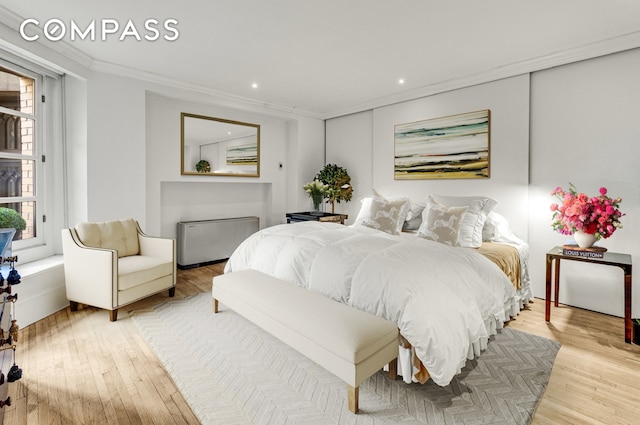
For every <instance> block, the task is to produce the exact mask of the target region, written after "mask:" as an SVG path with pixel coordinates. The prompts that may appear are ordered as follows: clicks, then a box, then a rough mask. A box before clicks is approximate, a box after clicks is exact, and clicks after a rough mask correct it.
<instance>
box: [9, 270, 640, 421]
mask: <svg viewBox="0 0 640 425" xmlns="http://www.w3.org/2000/svg"><path fill="white" fill-rule="evenodd" d="M223 266H224V264H222V263H219V264H214V265H210V266H206V267H201V268H198V269H191V270H180V271H179V272H178V286H177V288H176V296H175V299H178V298H182V297H186V296H189V295H193V294H196V293H200V292H207V291H210V290H211V279H212V277H213V276H214V275H216V274H218V273H221V272H222V268H223ZM168 300H170V298H168V296H167V295H166V293H163V294H160V295H156V296H154V297H151V298H149V299H146V300H143V301H140V302H138V303H135V304H132V305H130V306H128V307H127V308H125V309H122V310H121V311H120V312H119V318H118V321H117V322H115V323H111V322H109V315H108V313H107V312H106V311H104V310H100V309H96V308H92V307H87V306H81V307H80V309H79V310H78V311H77V312H71V311H69V308H66V309H65V310H62V311H59V312H57V313H55V314H53V315H51V316H49V317H47V318H45V319H43V320H41V321H39V322H37V323H34V324H32V325H30V326H28V327H25V328H24V329H22V330H21V331H20V335H19V341H18V351H17V358H16V361H17V363H18V364H19V366H20V367H21V368H22V369H23V377H22V379H21V380H19V381H17V382H14V383H11V384H10V385H9V395H10V396H11V399H12V405H11V406H6V407H4V408H3V410H4V424H8V425H13V424H197V423H198V420H197V419H196V417H195V416H194V414H193V412H191V409H190V408H189V407H188V406H187V404H186V402H185V400H184V399H183V397H182V395H181V394H180V393H179V392H178V390H177V389H176V387H175V385H174V384H173V381H172V380H171V378H170V377H169V375H168V374H167V373H166V372H165V371H164V369H163V367H162V365H161V364H160V362H159V361H158V359H157V358H156V356H155V354H154V352H153V351H151V349H150V348H149V347H148V345H147V343H146V342H145V340H144V339H143V338H142V337H141V336H140V335H139V333H138V331H137V328H136V326H135V325H134V324H133V322H132V320H131V319H130V318H129V317H128V312H130V311H133V310H139V309H145V308H150V307H151V306H153V305H156V304H159V303H163V302H166V301H168ZM551 319H552V321H551V323H550V324H547V323H546V322H545V321H544V301H542V300H536V302H534V303H532V304H529V305H528V306H527V308H526V309H525V310H524V311H522V312H521V314H520V315H519V316H518V317H517V318H516V319H515V320H512V321H511V322H510V323H509V324H508V326H509V327H511V328H513V329H518V330H522V331H524V332H529V333H533V334H536V335H540V336H544V337H547V338H551V339H555V340H557V341H560V342H561V343H562V344H563V345H562V348H561V349H560V352H559V354H558V357H557V359H556V362H555V364H554V368H553V373H552V375H551V380H550V382H549V386H548V388H547V390H546V392H545V394H544V397H543V399H542V401H541V403H540V405H539V406H538V410H537V411H536V415H535V417H534V420H533V422H532V423H533V424H545V425H546V424H607V425H609V424H635V423H640V408H639V407H638V406H640V347H639V346H637V345H633V344H625V343H624V327H623V320H622V319H620V318H616V317H611V316H607V315H603V314H599V313H595V312H591V311H585V310H581V309H577V308H572V307H567V306H560V307H559V308H554V309H553V310H552V313H551Z"/></svg>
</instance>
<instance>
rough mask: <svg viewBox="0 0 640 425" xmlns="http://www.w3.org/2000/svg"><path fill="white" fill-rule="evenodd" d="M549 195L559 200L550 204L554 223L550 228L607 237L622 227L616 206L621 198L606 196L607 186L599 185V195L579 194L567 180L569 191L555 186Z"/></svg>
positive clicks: (563, 231) (620, 214) (568, 233)
mask: <svg viewBox="0 0 640 425" xmlns="http://www.w3.org/2000/svg"><path fill="white" fill-rule="evenodd" d="M551 195H553V196H555V197H556V198H557V199H558V201H559V202H558V203H553V204H551V207H550V208H551V211H553V222H552V223H551V227H553V230H555V231H556V232H559V233H562V234H563V235H572V234H573V233H574V232H576V231H577V230H581V231H583V232H584V233H589V234H595V235H596V239H601V238H605V239H606V238H608V237H609V236H611V235H612V234H613V232H615V231H616V229H617V228H620V227H622V225H621V224H620V217H622V216H623V215H624V214H623V213H622V212H620V210H619V209H618V206H619V205H620V202H622V198H615V199H614V198H610V197H608V196H607V188H605V187H601V188H600V196H594V197H591V198H590V197H588V196H587V195H585V194H584V193H578V192H577V191H576V188H575V186H574V185H573V184H571V183H569V191H568V192H567V191H565V190H564V189H562V188H561V187H559V186H558V187H557V188H556V189H555V190H554V191H553V192H551Z"/></svg>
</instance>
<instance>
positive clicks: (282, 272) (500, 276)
mask: <svg viewBox="0 0 640 425" xmlns="http://www.w3.org/2000/svg"><path fill="white" fill-rule="evenodd" d="M247 268H250V269H255V270H259V271H261V272H264V273H267V274H270V275H272V276H275V277H277V278H280V279H283V280H286V281H289V282H292V283H294V284H296V285H298V286H302V287H305V288H308V289H309V290H311V291H315V292H318V293H321V294H324V295H326V296H328V297H331V298H333V299H336V300H338V301H341V302H343V303H346V304H348V305H351V306H353V307H356V308H358V309H361V310H364V311H367V312H369V313H372V314H375V315H378V316H381V317H384V318H385V319H387V320H390V321H393V322H395V323H396V324H397V325H398V328H399V329H400V332H401V334H402V335H403V336H404V337H405V338H406V339H407V340H408V341H409V342H410V343H411V344H412V345H413V346H414V349H415V353H416V355H417V357H418V358H419V359H420V360H421V361H422V363H423V364H424V366H425V367H426V368H427V370H428V371H429V374H430V375H431V378H432V379H433V380H434V382H435V383H436V384H438V385H442V386H444V385H448V384H449V382H450V381H451V379H452V378H453V376H454V375H456V374H457V373H459V371H460V369H461V368H462V367H463V366H464V364H465V363H466V361H467V359H471V358H473V357H474V356H475V355H478V354H479V353H480V350H482V349H484V348H485V347H486V342H487V339H488V337H489V336H490V335H491V334H494V333H495V332H496V329H497V328H501V327H502V324H503V322H504V321H505V320H508V319H509V318H510V316H512V315H515V314H516V313H517V311H518V309H519V302H518V298H517V297H516V294H515V291H514V289H513V286H512V284H511V282H510V281H509V279H508V278H507V276H506V275H505V274H504V273H503V272H502V271H501V270H500V269H499V268H498V267H497V266H496V265H495V264H494V263H493V262H491V261H490V260H488V259H486V258H485V257H483V256H482V255H481V254H478V253H477V252H475V251H474V250H473V249H468V248H453V247H449V246H447V245H443V244H441V243H438V242H433V241H430V240H426V239H423V238H420V237H417V236H415V235H400V236H391V235H388V234H386V233H383V232H380V231H378V230H373V229H369V228H367V227H363V226H357V227H347V226H343V225H339V224H335V223H320V222H315V221H314V222H302V223H295V224H283V225H278V226H273V227H269V228H266V229H263V230H261V231H259V232H257V233H255V234H253V235H252V236H250V237H249V238H248V239H246V240H245V241H244V242H243V243H242V244H241V245H240V246H239V247H238V248H237V249H236V250H235V252H234V253H233V255H232V256H231V258H230V259H229V261H228V262H227V265H226V268H225V273H227V272H233V271H237V270H242V269H247Z"/></svg>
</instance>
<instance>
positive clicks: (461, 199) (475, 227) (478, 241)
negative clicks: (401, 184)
mask: <svg viewBox="0 0 640 425" xmlns="http://www.w3.org/2000/svg"><path fill="white" fill-rule="evenodd" d="M428 201H429V202H432V201H434V202H438V203H439V204H441V205H443V206H444V207H446V208H451V207H467V212H466V214H465V216H464V217H463V219H462V223H461V224H460V230H459V234H458V239H459V242H460V246H464V247H467V248H480V245H482V227H483V226H484V222H485V220H486V219H487V216H488V215H489V213H490V212H491V211H492V210H493V209H494V208H495V206H496V205H497V202H496V201H495V200H494V199H492V198H489V197H488V196H450V195H429V196H428Z"/></svg>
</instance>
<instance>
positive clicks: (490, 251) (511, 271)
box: [478, 242, 522, 289]
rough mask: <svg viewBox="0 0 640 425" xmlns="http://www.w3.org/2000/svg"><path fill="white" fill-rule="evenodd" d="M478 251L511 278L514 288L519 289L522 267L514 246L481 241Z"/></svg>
mask: <svg viewBox="0 0 640 425" xmlns="http://www.w3.org/2000/svg"><path fill="white" fill-rule="evenodd" d="M478 252H479V253H480V254H482V255H484V256H485V257H487V258H488V259H489V260H491V261H493V262H494V263H496V265H497V266H498V267H500V269H501V270H502V271H503V272H504V274H506V275H507V277H508V278H509V279H510V280H511V283H513V286H514V287H515V288H516V289H520V287H521V280H520V273H521V269H522V267H521V265H520V254H519V253H518V250H517V249H516V248H514V247H513V246H511V245H505V244H500V243H491V242H482V246H480V248H478Z"/></svg>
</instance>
